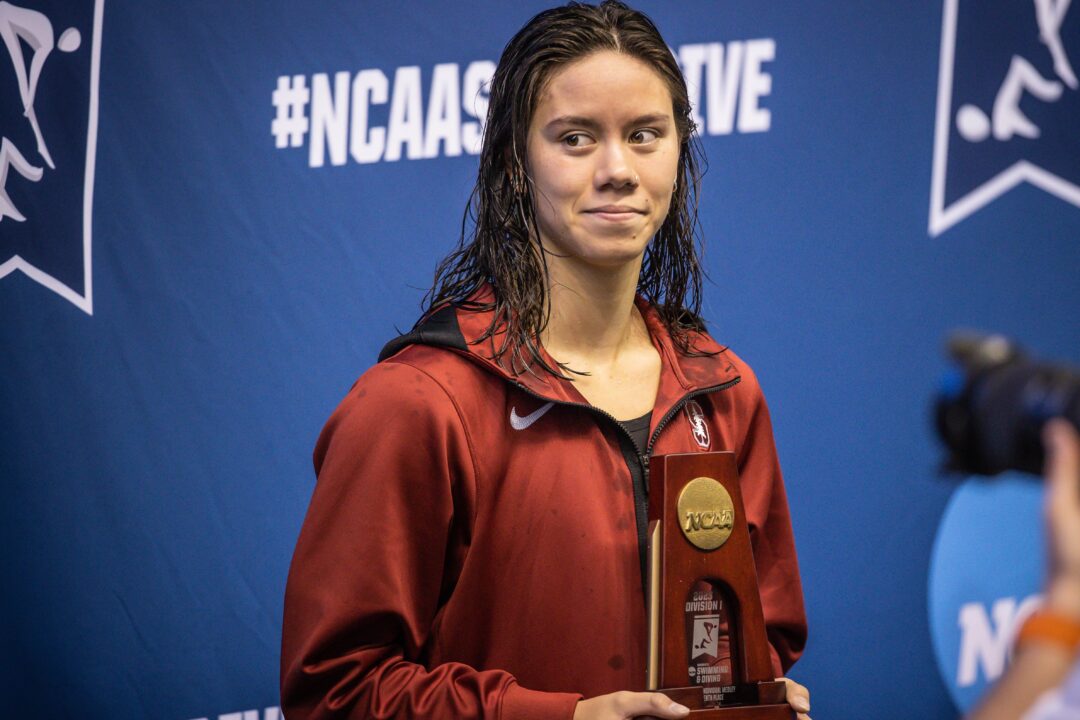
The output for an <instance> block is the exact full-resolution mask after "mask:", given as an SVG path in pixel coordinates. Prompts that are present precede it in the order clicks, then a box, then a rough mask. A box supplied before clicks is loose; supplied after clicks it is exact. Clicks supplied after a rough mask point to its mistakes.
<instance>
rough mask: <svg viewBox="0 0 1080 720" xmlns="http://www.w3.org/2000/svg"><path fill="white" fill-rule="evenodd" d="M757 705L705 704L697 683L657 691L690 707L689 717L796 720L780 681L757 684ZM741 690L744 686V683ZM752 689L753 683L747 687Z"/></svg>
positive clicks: (702, 692)
mask: <svg viewBox="0 0 1080 720" xmlns="http://www.w3.org/2000/svg"><path fill="white" fill-rule="evenodd" d="M756 685H757V688H756V690H757V693H756V694H757V701H758V702H759V703H762V704H757V705H729V706H722V707H704V704H705V703H704V700H703V695H704V691H703V690H702V688H701V686H700V685H691V686H690V687H680V688H661V689H660V690H657V692H660V693H663V694H664V695H667V696H668V697H669V698H671V699H672V700H674V701H675V702H677V703H679V704H681V705H685V706H686V707H688V708H690V715H689V718H690V720H795V711H794V710H792V709H791V706H790V705H788V704H787V703H786V702H785V701H784V700H785V698H786V697H787V686H786V685H785V684H784V683H783V682H782V681H775V680H774V681H770V682H761V683H756ZM743 687H744V689H745V688H746V686H743ZM750 687H751V689H752V686H750Z"/></svg>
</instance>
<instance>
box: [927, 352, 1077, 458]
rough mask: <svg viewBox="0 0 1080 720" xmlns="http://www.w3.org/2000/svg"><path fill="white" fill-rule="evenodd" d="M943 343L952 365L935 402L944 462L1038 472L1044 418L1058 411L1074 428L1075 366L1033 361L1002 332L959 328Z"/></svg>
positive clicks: (1075, 417) (1075, 412)
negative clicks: (943, 447) (980, 331)
mask: <svg viewBox="0 0 1080 720" xmlns="http://www.w3.org/2000/svg"><path fill="white" fill-rule="evenodd" d="M947 348H948V353H949V356H950V357H951V359H952V361H953V363H954V368H953V370H952V371H951V372H950V373H948V374H947V375H946V377H945V379H944V382H943V384H942V388H941V392H940V394H939V395H938V398H937V402H936V404H935V416H936V423H937V430H938V435H939V436H940V437H941V440H942V442H944V443H945V445H946V447H947V448H948V449H949V451H950V455H949V457H948V459H947V460H946V463H945V469H946V470H948V471H951V472H961V473H967V474H972V473H974V474H978V475H996V474H998V473H1000V472H1003V471H1005V470H1020V471H1022V472H1027V473H1033V474H1036V475H1037V474H1040V473H1041V472H1042V469H1043V446H1042V439H1041V432H1042V427H1043V424H1044V423H1045V422H1046V421H1047V420H1049V419H1051V418H1054V417H1064V418H1065V419H1067V420H1069V421H1070V422H1072V424H1073V425H1074V426H1076V427H1077V428H1080V371H1078V370H1077V369H1076V368H1073V367H1069V366H1066V365H1059V364H1049V363H1039V362H1036V361H1035V360H1033V359H1031V358H1029V357H1028V356H1027V355H1026V354H1025V353H1024V352H1023V350H1022V349H1021V348H1020V347H1019V346H1018V345H1017V344H1015V343H1014V342H1012V341H1010V340H1008V339H1006V338H1004V337H1002V336H1000V335H980V334H977V333H970V332H958V333H955V334H953V335H952V336H951V337H950V338H949V340H948V343H947Z"/></svg>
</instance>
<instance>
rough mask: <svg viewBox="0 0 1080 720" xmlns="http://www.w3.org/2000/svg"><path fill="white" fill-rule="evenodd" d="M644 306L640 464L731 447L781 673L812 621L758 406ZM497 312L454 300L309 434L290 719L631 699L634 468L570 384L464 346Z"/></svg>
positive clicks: (637, 669) (540, 709)
mask: <svg viewBox="0 0 1080 720" xmlns="http://www.w3.org/2000/svg"><path fill="white" fill-rule="evenodd" d="M641 309H642V311H643V314H644V315H645V318H646V322H647V324H648V327H649V331H650V333H651V335H652V338H653V343H654V344H655V345H656V348H657V350H658V351H659V353H660V357H661V361H662V372H661V378H660V386H659V391H658V394H657V398H656V405H655V408H654V410H653V415H652V428H651V430H650V434H651V437H652V447H651V448H649V452H650V453H656V454H666V453H678V452H695V451H705V450H723V449H730V450H734V451H735V452H736V454H737V458H738V464H739V473H740V482H741V484H742V492H743V500H744V503H745V505H746V513H747V518H748V520H749V523H750V527H751V537H752V541H753V546H754V553H755V562H756V565H757V570H758V579H759V583H760V587H761V597H762V604H763V607H764V612H765V620H766V624H767V627H768V636H769V641H770V645H771V646H772V650H773V663H774V666H775V670H776V673H777V675H780V674H782V672H783V671H786V669H787V668H788V667H789V666H790V665H791V664H792V663H793V662H795V660H796V659H797V658H798V656H799V654H800V652H801V651H802V648H803V645H804V643H805V639H806V620H805V616H804V612H803V599H802V588H801V586H800V582H799V571H798V566H797V563H796V559H795V546H794V543H793V539H792V532H791V523H790V519H789V515H788V506H787V499H786V497H785V495H784V485H783V481H782V479H781V476H780V468H779V466H778V464H777V459H776V451H775V448H774V446H773V437H772V429H771V426H770V423H769V413H768V410H767V409H766V407H765V401H764V399H763V397H762V394H761V391H760V389H759V387H758V384H757V380H756V378H755V377H754V375H753V373H752V371H751V370H750V368H749V367H747V366H746V365H745V364H744V363H743V362H742V361H741V360H739V358H737V357H736V356H735V354H734V353H732V352H731V351H730V350H725V349H722V348H720V347H719V346H717V345H716V344H715V343H714V342H713V341H712V339H711V338H708V337H707V336H702V337H701V338H700V340H699V342H698V343H697V345H698V347H700V348H701V349H704V350H711V351H714V352H716V353H718V354H716V355H713V356H711V357H688V356H685V355H681V354H679V353H678V352H677V351H676V349H675V348H674V346H673V345H672V343H671V340H670V338H669V337H668V335H667V333H666V332H665V330H664V327H663V325H662V324H661V323H660V321H659V319H658V317H657V316H656V315H655V313H654V312H653V311H652V310H651V309H649V308H647V307H645V306H644V305H642V306H641ZM489 320H490V316H487V315H483V314H478V313H473V312H464V311H461V310H458V311H456V312H455V311H454V310H452V309H446V310H444V311H442V312H440V313H437V314H436V315H435V316H433V317H432V318H431V319H430V320H429V321H428V322H427V323H425V324H424V325H423V326H421V328H419V329H418V330H416V331H414V332H413V333H411V334H410V335H409V336H406V337H404V338H401V339H399V340H398V341H396V342H395V343H391V345H390V346H388V348H387V350H385V351H384V357H385V356H387V355H392V356H390V357H386V359H384V360H383V361H382V362H380V363H379V364H378V365H376V366H375V367H373V368H372V369H370V370H369V371H367V372H366V373H364V375H363V376H362V377H361V378H360V379H359V380H358V381H357V383H356V384H355V385H354V386H353V388H352V390H351V391H350V392H349V394H348V396H347V397H346V398H345V400H344V401H343V402H342V403H341V405H340V406H339V407H338V409H337V410H336V411H335V412H334V414H333V416H332V417H331V418H330V420H329V422H328V423H327V425H326V428H325V429H324V430H323V433H322V435H321V437H320V438H319V441H318V445H317V446H316V449H315V469H316V472H317V474H318V482H317V484H316V487H315V492H314V495H313V497H312V500H311V506H310V507H309V509H308V513H307V517H306V519H305V521H304V526H303V529H302V531H301V533H300V539H299V541H298V543H297V546H296V552H295V555H294V556H293V562H292V568H291V570H290V573H289V580H288V588H287V591H286V597H285V622H284V631H283V647H282V658H281V672H282V707H283V710H284V713H285V715H286V717H288V718H289V719H290V720H301V719H302V718H330V717H334V718H339V717H340V718H344V717H349V718H390V717H395V718H397V717H422V718H474V717H475V718H491V719H492V720H497V719H501V720H533V719H536V720H540V719H541V718H543V719H544V720H549V719H551V718H556V719H558V718H565V719H569V718H571V717H572V715H573V712H574V706H575V704H576V702H577V700H578V699H579V698H580V697H581V696H585V697H591V696H595V695H600V694H604V693H609V692H614V691H616V690H640V689H643V688H644V685H645V649H646V634H645V602H644V598H643V593H642V575H641V572H642V567H641V557H642V556H641V553H640V549H641V545H640V542H641V539H642V538H643V536H644V523H645V522H646V518H645V517H644V516H643V512H644V510H645V508H644V504H643V503H642V502H641V501H640V500H641V498H642V497H643V495H642V491H643V487H644V482H645V479H646V478H645V472H644V468H645V464H644V463H643V462H642V459H641V456H640V455H639V452H638V449H637V448H635V447H634V444H633V442H632V441H631V440H630V438H629V435H627V434H626V433H625V431H624V430H623V429H622V428H621V427H619V426H618V425H617V424H616V422H615V421H614V419H613V418H611V417H610V416H609V415H607V414H606V413H603V412H602V411H600V410H597V409H596V408H591V407H590V406H589V405H588V403H587V401H586V400H585V399H584V398H583V397H582V396H581V394H580V393H578V392H577V390H576V389H575V388H574V386H573V384H572V383H570V382H565V381H561V380H559V379H557V378H554V377H552V376H550V375H548V374H547V373H543V372H539V373H538V374H537V375H531V374H528V373H525V374H522V375H519V376H516V377H515V376H511V375H510V374H508V373H507V372H505V371H504V370H503V369H502V368H500V367H499V366H498V365H497V364H496V363H494V362H492V361H491V360H490V359H488V358H487V357H486V356H485V355H487V354H490V346H489V345H486V344H481V345H469V344H468V342H469V340H471V339H473V338H476V337H478V336H479V335H480V333H481V332H482V331H483V329H484V328H485V327H486V326H487V323H488V322H489ZM691 398H692V400H693V402H695V403H696V404H697V406H699V407H700V408H701V409H702V410H703V413H704V417H705V421H706V426H707V432H706V433H702V432H701V429H700V427H699V428H697V435H696V436H695V432H694V430H695V429H694V427H693V426H692V425H691V422H690V417H689V415H690V414H689V413H688V412H687V411H686V405H687V402H688V400H690V399H691ZM544 408H546V409H544ZM515 426H516V428H520V429H516V428H515ZM705 435H707V440H706V441H705V444H706V445H707V446H703V444H702V439H703V437H704V436H705ZM635 486H637V495H638V501H637V502H636V501H635Z"/></svg>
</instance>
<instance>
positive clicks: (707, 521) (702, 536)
mask: <svg viewBox="0 0 1080 720" xmlns="http://www.w3.org/2000/svg"><path fill="white" fill-rule="evenodd" d="M677 508H678V509H677V512H678V513H679V527H680V528H682V531H683V535H685V536H686V539H687V540H689V541H690V543H691V544H692V545H694V546H695V547H698V548H701V549H702V550H715V549H716V548H718V547H720V546H721V545H723V544H724V543H725V542H727V539H728V537H730V536H731V531H732V529H733V528H734V527H735V505H734V503H732V502H731V495H730V494H729V493H728V491H727V488H725V487H724V486H723V485H721V484H720V483H719V482H717V481H716V480H713V479H712V478H708V477H699V478H694V479H693V480H691V481H690V482H688V483H686V485H685V486H684V487H683V489H682V492H681V493H679V501H678V503H677Z"/></svg>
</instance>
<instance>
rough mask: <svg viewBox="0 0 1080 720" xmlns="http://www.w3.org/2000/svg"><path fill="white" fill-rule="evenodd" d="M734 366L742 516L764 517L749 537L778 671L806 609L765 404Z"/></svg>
mask: <svg viewBox="0 0 1080 720" xmlns="http://www.w3.org/2000/svg"><path fill="white" fill-rule="evenodd" d="M740 365H741V367H740V372H741V374H742V378H743V380H742V382H741V383H740V384H739V385H738V386H736V387H737V388H738V390H739V394H740V396H741V397H740V401H739V402H740V404H741V405H742V406H743V407H742V408H740V410H741V411H742V412H741V413H740V414H742V413H746V415H745V416H746V417H748V418H749V424H748V426H747V431H746V435H745V437H744V438H743V441H742V443H741V446H740V449H739V477H740V480H741V485H742V488H743V498H744V503H745V504H746V505H747V513H748V515H749V516H750V517H755V518H764V520H763V521H759V523H758V525H757V527H752V528H751V533H750V539H751V542H752V543H753V546H754V562H755V565H756V567H757V573H758V586H759V589H760V591H761V605H762V610H763V611H764V614H765V628H766V633H767V634H768V638H769V645H770V649H771V650H772V659H773V670H774V671H775V672H776V674H777V676H780V675H783V674H784V673H786V672H787V671H788V669H789V668H790V667H791V666H792V665H793V664H794V663H795V661H796V660H798V659H799V656H800V655H802V651H803V648H804V647H805V646H806V634H807V628H806V610H805V609H804V606H803V593H802V582H801V581H800V579H799V563H798V559H797V558H796V555H795V538H794V534H793V532H792V530H791V515H790V513H789V512H788V502H787V494H786V492H785V491H784V479H783V477H782V475H781V473H780V462H779V460H778V459H777V456H776V445H775V443H774V441H773V431H772V422H771V421H770V419H769V409H768V407H767V406H766V405H765V397H764V396H763V395H762V393H761V388H760V387H759V386H758V382H757V378H756V377H755V376H754V373H753V371H752V370H750V368H749V367H747V366H746V365H745V364H741V363H740Z"/></svg>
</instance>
